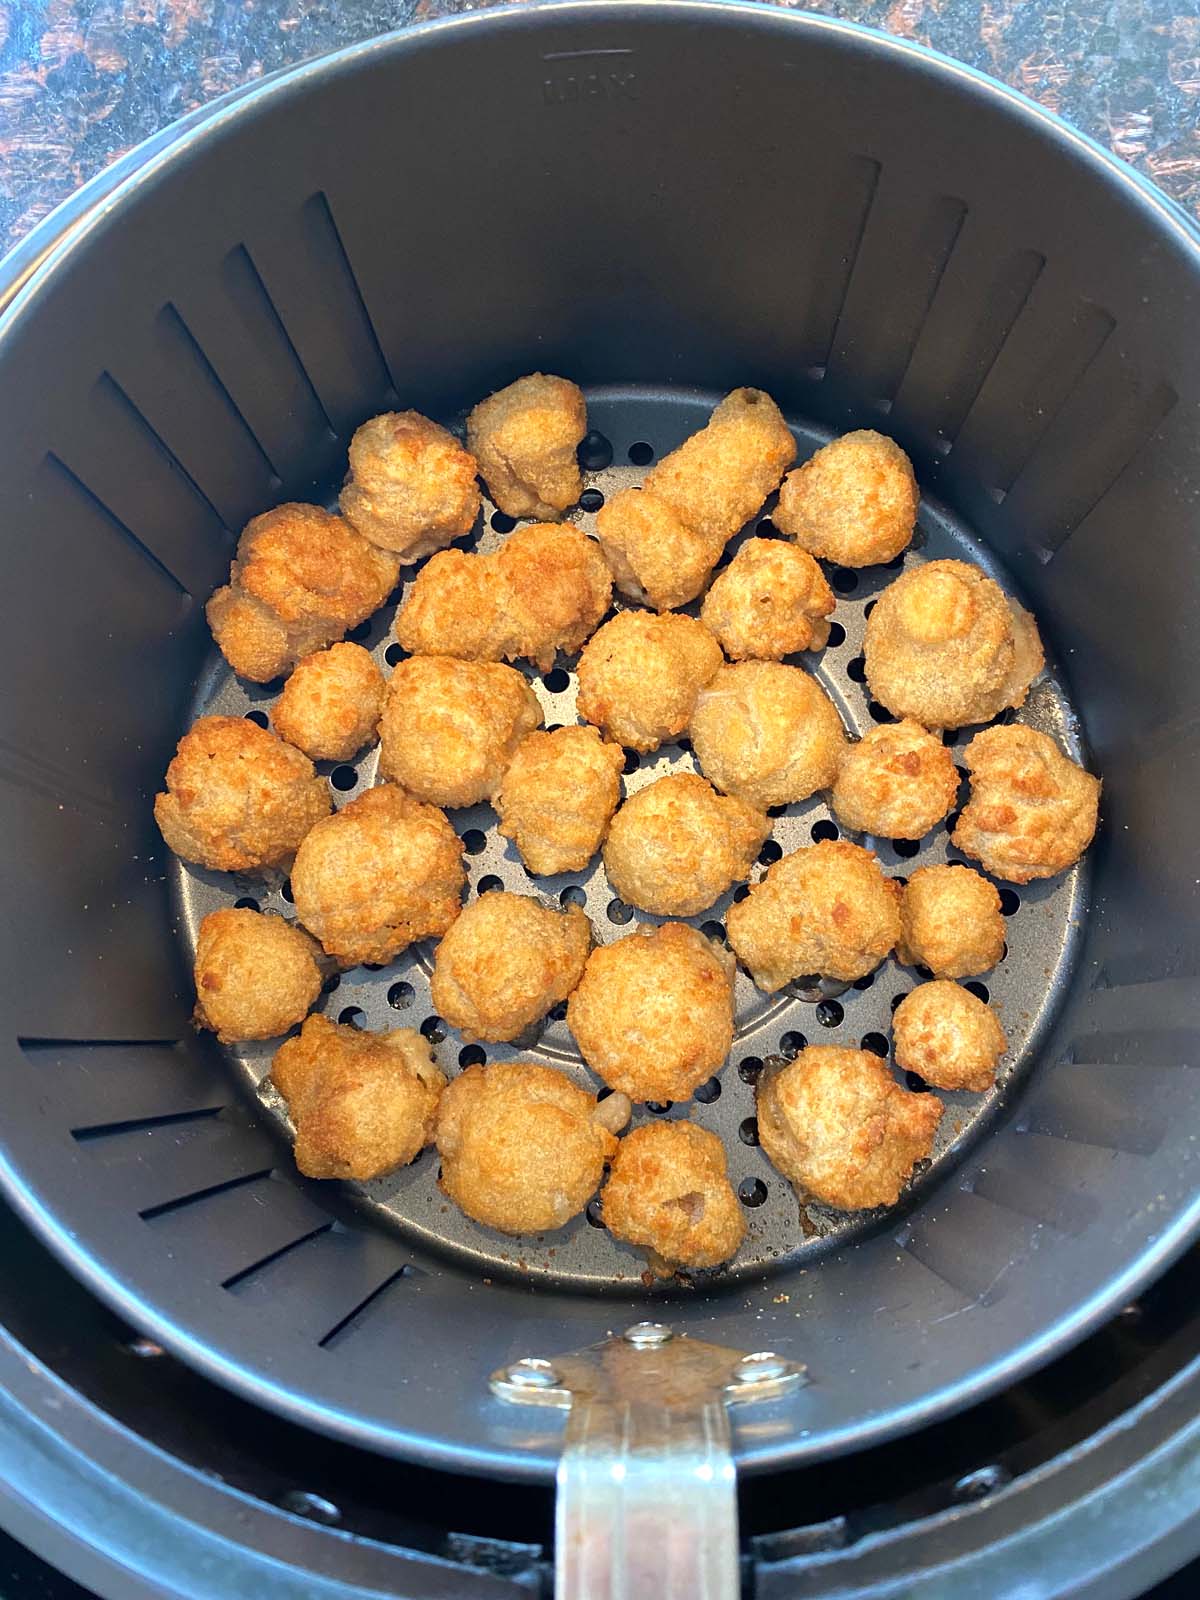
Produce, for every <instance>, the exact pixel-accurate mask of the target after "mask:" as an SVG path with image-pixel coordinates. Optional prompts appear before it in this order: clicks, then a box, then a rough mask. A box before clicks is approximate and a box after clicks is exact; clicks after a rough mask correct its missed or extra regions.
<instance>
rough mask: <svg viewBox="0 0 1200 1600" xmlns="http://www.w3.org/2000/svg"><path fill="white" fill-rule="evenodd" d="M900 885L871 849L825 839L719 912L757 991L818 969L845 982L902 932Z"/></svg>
mask: <svg viewBox="0 0 1200 1600" xmlns="http://www.w3.org/2000/svg"><path fill="white" fill-rule="evenodd" d="M899 906H900V885H899V884H898V883H893V882H892V880H891V879H890V878H885V877H884V875H883V873H882V872H881V871H880V870H879V863H878V861H877V860H876V859H875V857H874V855H873V854H872V853H871V851H870V850H864V849H863V848H862V847H861V845H857V844H848V843H847V842H846V840H844V839H832V840H823V841H822V842H821V843H820V844H814V845H809V846H808V847H807V848H805V849H803V850H796V851H794V852H793V853H792V854H791V855H790V856H784V857H783V858H782V860H780V861H777V862H776V863H775V865H774V866H773V867H770V868H769V869H768V870H767V874H766V876H765V877H764V878H763V879H762V880H761V882H759V883H756V884H755V885H754V887H753V888H752V889H751V890H750V893H749V894H748V895H747V896H746V898H745V899H744V900H740V901H738V902H737V904H735V905H732V906H730V908H729V911H728V913H727V915H726V917H725V927H726V930H727V932H728V934H729V942H730V944H731V945H732V946H733V948H734V950H735V952H736V953H737V956H738V959H739V960H740V961H741V962H742V964H743V965H744V966H745V967H746V968H747V969H748V970H749V973H750V976H751V977H752V978H753V979H754V981H755V983H756V984H757V985H758V987H759V988H760V989H765V990H766V992H767V993H768V994H774V992H775V991H776V990H777V989H782V988H783V986H784V984H786V983H790V982H791V981H792V979H793V978H799V977H801V976H806V975H809V974H813V973H819V974H820V975H821V976H822V977H826V978H840V979H841V980H842V982H844V983H851V982H853V981H854V979H855V978H863V977H865V976H866V975H867V973H868V972H872V971H873V970H874V969H875V968H876V967H877V966H878V965H879V963H880V962H881V961H882V960H883V958H884V956H886V955H887V953H888V951H889V950H891V948H892V947H893V945H894V944H895V943H896V940H897V939H898V938H899V937H900V909H899Z"/></svg>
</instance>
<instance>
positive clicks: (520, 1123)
mask: <svg viewBox="0 0 1200 1600" xmlns="http://www.w3.org/2000/svg"><path fill="white" fill-rule="evenodd" d="M612 1098H613V1099H616V1096H615V1095H614V1096H613V1097H612ZM607 1105H608V1102H607V1101H605V1102H604V1104H602V1105H599V1106H598V1105H597V1104H596V1101H595V1099H594V1098H593V1096H592V1095H590V1094H588V1093H587V1092H586V1091H585V1090H583V1089H579V1088H577V1087H576V1086H575V1084H573V1083H572V1082H571V1080H570V1078H568V1077H567V1076H566V1074H565V1073H563V1072H556V1071H555V1070H554V1069H553V1068H552V1067H543V1066H539V1065H538V1064H537V1063H536V1062H533V1061H497V1062H495V1063H494V1064H493V1065H491V1066H488V1067H468V1068H467V1070H466V1071H465V1072H463V1073H461V1074H460V1075H459V1076H458V1077H457V1078H455V1079H454V1080H453V1081H452V1082H451V1084H450V1085H449V1087H448V1088H447V1090H446V1092H445V1094H444V1095H443V1096H442V1103H441V1107H440V1108H439V1111H438V1120H437V1147H438V1151H439V1153H440V1155H441V1158H442V1180H441V1181H442V1188H443V1189H444V1190H445V1192H446V1193H447V1194H448V1195H449V1196H450V1198H451V1200H453V1201H454V1203H455V1205H456V1206H458V1207H460V1208H461V1209H462V1210H463V1211H465V1212H466V1214H467V1216H469V1217H472V1218H474V1220H475V1221H476V1222H481V1223H483V1225H484V1226H485V1227H487V1228H496V1229H497V1230H498V1231H499V1232H500V1233H541V1232H544V1231H545V1230H547V1229H550V1228H561V1227H562V1226H563V1224H564V1223H565V1222H569V1221H570V1220H571V1218H572V1217H574V1216H577V1215H578V1213H579V1212H581V1211H582V1210H583V1208H584V1206H586V1205H587V1203H588V1201H589V1200H590V1199H591V1197H592V1196H593V1195H594V1194H595V1192H596V1190H597V1189H598V1188H599V1185H600V1178H601V1175H602V1174H603V1171H604V1163H605V1162H606V1161H609V1160H611V1159H612V1157H613V1155H614V1154H615V1152H616V1149H617V1140H616V1137H615V1136H614V1134H613V1133H612V1132H610V1130H609V1127H608V1125H607V1124H608V1120H609V1119H610V1117H611V1115H612V1113H611V1111H607V1112H606V1111H605V1106H607ZM624 1109H625V1114H626V1115H628V1107H627V1106H626V1107H625V1108H624Z"/></svg>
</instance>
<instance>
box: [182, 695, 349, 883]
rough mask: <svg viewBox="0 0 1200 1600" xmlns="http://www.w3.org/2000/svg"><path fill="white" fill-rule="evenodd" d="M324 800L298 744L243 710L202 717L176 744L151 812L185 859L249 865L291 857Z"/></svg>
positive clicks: (231, 867) (218, 866)
mask: <svg viewBox="0 0 1200 1600" xmlns="http://www.w3.org/2000/svg"><path fill="white" fill-rule="evenodd" d="M331 804H332V802H331V801H330V797H329V786H328V784H327V783H326V782H325V780H324V778H320V777H318V776H317V773H316V771H315V770H314V768H313V764H312V762H311V761H310V760H309V759H308V757H307V756H305V755H301V753H300V751H299V750H296V749H293V747H292V746H291V745H290V744H284V742H283V740H282V739H277V738H276V737H275V735H274V734H273V733H269V732H268V731H267V729H266V728H260V727H257V726H256V725H255V724H254V723H253V722H248V721H247V720H246V718H244V717H201V719H200V721H199V722H197V723H196V724H195V726H194V727H193V728H192V729H191V730H190V731H189V732H187V733H185V734H184V736H183V738H182V739H181V740H180V741H179V744H178V746H177V747H176V750H175V757H174V759H173V760H172V762H171V764H170V766H169V767H168V768H167V788H166V793H165V794H159V795H156V796H155V800H154V820H155V821H156V822H157V823H158V826H159V828H160V829H161V830H162V836H163V838H164V839H165V840H166V841H167V844H168V845H169V846H170V847H171V849H172V850H174V852H175V854H176V855H177V856H181V857H182V858H183V860H184V861H191V862H194V863H195V864H196V865H197V866H201V867H209V868H210V869H211V870H213V871H214V872H256V871H258V870H259V869H261V868H263V867H277V866H282V865H283V864H284V863H285V862H287V861H290V860H291V858H292V856H293V855H294V854H295V852H296V850H297V848H298V847H299V845H300V841H301V840H302V839H303V838H304V836H305V835H306V834H307V833H308V831H309V829H310V828H311V827H312V826H313V825H314V823H317V822H319V821H320V820H321V818H322V817H324V816H327V815H328V814H329V811H330V808H331Z"/></svg>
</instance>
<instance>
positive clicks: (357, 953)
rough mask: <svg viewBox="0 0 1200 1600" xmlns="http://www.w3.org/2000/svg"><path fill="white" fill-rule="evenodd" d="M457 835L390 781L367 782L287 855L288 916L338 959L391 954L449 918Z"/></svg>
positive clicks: (458, 854) (458, 886)
mask: <svg viewBox="0 0 1200 1600" xmlns="http://www.w3.org/2000/svg"><path fill="white" fill-rule="evenodd" d="M462 855H463V847H462V841H461V840H460V839H459V837H458V835H457V833H455V831H454V829H453V828H452V827H451V826H450V824H449V822H448V821H447V820H446V816H445V813H444V812H441V811H439V810H438V809H437V808H436V807H435V806H428V805H423V804H422V802H421V801H419V800H414V799H413V797H412V796H411V795H408V794H405V793H404V791H403V789H398V788H396V786H395V785H394V784H390V783H388V784H382V785H381V786H380V787H379V788H377V789H368V790H367V791H366V792H365V793H364V794H360V795H359V796H358V797H357V798H356V799H354V800H351V802H350V803H349V805H346V806H343V807H342V809H341V810H340V811H339V812H337V814H336V815H335V816H332V817H327V818H326V819H325V821H324V822H321V823H318V825H317V826H316V827H315V828H314V829H313V830H312V832H311V833H310V834H309V835H308V837H307V838H306V839H305V841H304V843H303V845H302V846H301V847H300V849H299V851H298V852H297V854H296V864H295V866H294V867H293V868H292V896H293V900H294V903H295V907H296V915H297V916H298V917H299V918H300V921H301V922H302V923H303V924H304V926H305V927H306V928H307V929H308V930H309V932H310V933H314V934H316V936H317V938H318V939H319V940H320V941H321V944H322V945H323V946H324V948H325V950H326V951H327V953H328V954H329V955H331V956H333V957H334V958H335V959H336V960H337V961H339V962H340V963H341V964H342V966H344V967H349V966H353V965H354V964H355V962H358V961H376V962H380V963H382V962H385V961H391V960H393V959H394V957H396V956H398V955H399V954H400V952H401V951H402V950H406V949H407V948H408V946H409V945H410V944H413V943H415V942H416V941H417V940H418V939H429V938H437V937H440V935H441V934H443V933H445V931H446V929H447V928H448V927H449V926H450V924H451V923H452V922H453V921H454V919H455V917H457V915H458V913H459V911H460V909H461V904H462V891H463V884H464V883H465V882H466V874H465V873H464V871H463V864H462Z"/></svg>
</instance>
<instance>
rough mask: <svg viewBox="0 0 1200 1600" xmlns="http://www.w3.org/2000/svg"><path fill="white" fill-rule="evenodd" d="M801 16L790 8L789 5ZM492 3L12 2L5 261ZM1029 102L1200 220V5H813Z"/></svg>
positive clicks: (0, 176)
mask: <svg viewBox="0 0 1200 1600" xmlns="http://www.w3.org/2000/svg"><path fill="white" fill-rule="evenodd" d="M782 3H790V0H782ZM473 8H474V0H0V251H3V250H4V249H7V248H8V247H9V246H10V245H12V244H14V243H15V242H16V241H17V239H19V238H20V237H21V235H22V234H23V233H25V232H26V231H27V230H28V229H29V228H30V227H32V226H33V224H34V223H35V222H37V221H38V220H39V218H41V217H43V216H44V215H45V214H46V212H48V211H49V210H51V209H52V207H54V206H55V205H57V204H58V202H59V201H60V200H62V199H64V198H65V197H66V196H67V195H68V194H70V193H71V191H72V190H73V189H74V188H76V187H77V186H78V185H79V184H81V183H82V182H84V180H85V179H87V178H89V177H91V175H92V174H93V173H94V172H96V171H98V170H99V169H100V168H101V167H103V166H105V165H106V164H107V163H108V162H110V161H112V160H113V159H114V158H115V157H117V156H118V155H120V154H121V153H122V152H123V151H125V150H127V149H129V148H130V146H132V145H135V144H137V143H138V142H139V141H140V140H142V139H144V138H145V137H146V136H147V135H149V134H151V133H153V132H155V131H156V130H157V129H159V128H161V127H163V126H164V125H165V124H167V123H169V122H171V121H173V120H174V119H175V118H176V117H180V116H182V115H183V114H184V113H185V112H187V111H191V110H193V109H194V108H195V107H197V106H200V105H203V104H204V103H205V102H206V101H207V100H211V99H212V98H213V97H214V96H215V95H218V94H221V93H222V92H223V91H224V90H226V89H231V88H233V87H234V86H235V85H237V84H240V83H244V82H247V81H248V80H250V79H253V78H258V77H261V76H262V75H263V74H264V73H266V72H270V71H272V70H273V69H274V68H276V67H281V66H286V65H288V64H289V63H291V62H295V61H300V60H302V59H304V58H305V57H308V56H314V55H319V54H320V53H322V52H323V51H326V50H333V49H336V48H337V47H339V46H341V45H346V44H351V43H353V42H355V41H356V40H359V39H366V38H369V37H370V36H371V35H373V34H377V33H382V32H385V31H387V30H388V29H391V28H396V27H400V26H403V25H404V24H405V23H408V22H411V21H415V20H419V19H422V18H425V17H429V16H436V15H440V14H442V13H445V12H450V11H463V10H469V9H473ZM807 9H809V10H813V11H822V12H825V13H828V14H830V15H833V16H838V17H848V18H851V19H853V20H854V21H857V22H865V23H869V24H871V25H873V26H875V27H878V28H882V29H884V30H885V31H887V32H889V33H894V34H900V35H902V36H903V37H905V38H907V39H916V40H919V41H921V42H922V43H924V44H929V45H933V46H934V47H935V48H936V49H938V50H942V51H945V52H946V54H948V55H951V56H956V57H957V58H958V59H959V60H960V61H965V62H968V63H969V64H970V65H971V66H975V67H981V68H983V69H984V70H985V71H986V72H990V73H992V74H994V75H995V76H996V77H998V78H1002V79H1003V80H1004V81H1005V82H1006V83H1010V84H1013V85H1014V86H1015V87H1016V88H1018V89H1022V90H1024V91H1025V93H1026V94H1030V95H1032V96H1034V98H1035V99H1037V100H1040V101H1041V103H1042V104H1043V105H1044V106H1048V107H1049V108H1050V109H1051V110H1054V111H1057V112H1060V113H1061V114H1062V115H1063V116H1065V117H1067V118H1069V119H1070V120H1071V121H1072V122H1074V123H1075V124H1076V125H1077V126H1078V127H1080V128H1082V129H1083V130H1084V131H1085V132H1087V133H1090V134H1091V135H1092V136H1093V137H1094V138H1096V139H1098V140H1100V141H1101V143H1103V144H1106V145H1108V147H1109V148H1110V149H1112V150H1114V151H1115V152H1116V153H1117V155H1119V156H1123V157H1124V158H1125V160H1127V161H1130V162H1132V163H1133V164H1134V165H1135V166H1136V167H1138V168H1139V169H1140V170H1141V171H1142V172H1144V173H1146V174H1147V175H1148V176H1149V177H1151V178H1153V179H1154V180H1155V181H1156V182H1157V183H1159V184H1160V185H1161V186H1162V187H1163V188H1164V189H1165V190H1166V191H1167V193H1168V194H1170V195H1172V196H1173V197H1174V198H1175V199H1176V200H1178V201H1180V202H1181V203H1182V204H1183V205H1185V206H1187V207H1188V208H1189V209H1190V210H1191V211H1192V212H1193V213H1194V214H1195V215H1197V216H1198V217H1200V3H1197V0H809V3H808V6H807Z"/></svg>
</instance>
